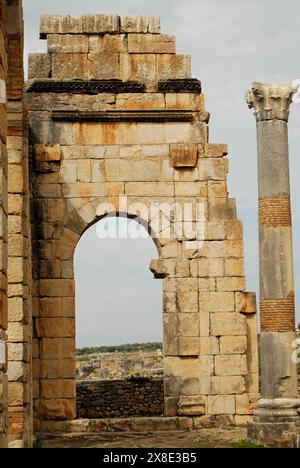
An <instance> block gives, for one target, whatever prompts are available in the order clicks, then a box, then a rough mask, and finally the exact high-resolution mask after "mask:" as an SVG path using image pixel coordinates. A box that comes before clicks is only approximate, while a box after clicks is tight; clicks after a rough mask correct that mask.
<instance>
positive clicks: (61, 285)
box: [39, 279, 74, 297]
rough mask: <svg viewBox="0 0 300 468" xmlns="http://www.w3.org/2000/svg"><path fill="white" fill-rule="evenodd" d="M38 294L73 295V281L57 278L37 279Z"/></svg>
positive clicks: (46, 295) (48, 295)
mask: <svg viewBox="0 0 300 468" xmlns="http://www.w3.org/2000/svg"><path fill="white" fill-rule="evenodd" d="M39 287H40V295H41V296H42V297H61V296H65V297H73V296H74V281H72V280H59V279H57V280H56V279H48V280H46V279H42V280H40V281H39Z"/></svg>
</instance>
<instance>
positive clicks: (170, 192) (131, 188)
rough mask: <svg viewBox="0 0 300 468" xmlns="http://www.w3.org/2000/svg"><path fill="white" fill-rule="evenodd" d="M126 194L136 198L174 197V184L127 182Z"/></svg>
mask: <svg viewBox="0 0 300 468" xmlns="http://www.w3.org/2000/svg"><path fill="white" fill-rule="evenodd" d="M125 194H126V195H129V196H134V197H155V196H157V194H159V195H160V196H161V197H173V196H174V184H173V183H172V182H157V183H153V182H126V184H125Z"/></svg>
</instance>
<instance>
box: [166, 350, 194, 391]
mask: <svg viewBox="0 0 300 468" xmlns="http://www.w3.org/2000/svg"><path fill="white" fill-rule="evenodd" d="M165 394H166V396H172V395H183V396H184V395H185V396H195V395H199V394H200V378H199V359H198V358H197V357H196V356H195V357H188V356H187V357H184V359H182V358H181V357H173V356H168V357H167V358H166V359H165Z"/></svg>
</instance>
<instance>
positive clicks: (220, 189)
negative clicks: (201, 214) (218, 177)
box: [207, 180, 228, 198]
mask: <svg viewBox="0 0 300 468" xmlns="http://www.w3.org/2000/svg"><path fill="white" fill-rule="evenodd" d="M207 187H208V196H209V197H211V198H226V197H227V196H228V190H227V183H226V181H215V180H209V181H208V186H207Z"/></svg>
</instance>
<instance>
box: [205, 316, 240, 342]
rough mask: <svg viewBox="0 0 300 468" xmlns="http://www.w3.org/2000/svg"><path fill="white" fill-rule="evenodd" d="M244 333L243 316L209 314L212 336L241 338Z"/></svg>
mask: <svg viewBox="0 0 300 468" xmlns="http://www.w3.org/2000/svg"><path fill="white" fill-rule="evenodd" d="M200 315H201V314H200ZM246 333H247V326H246V320H245V317H244V316H243V315H241V314H236V313H232V312H229V313H227V312H226V313H222V314H220V313H213V314H211V334H212V335H213V336H242V335H246Z"/></svg>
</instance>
